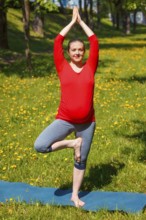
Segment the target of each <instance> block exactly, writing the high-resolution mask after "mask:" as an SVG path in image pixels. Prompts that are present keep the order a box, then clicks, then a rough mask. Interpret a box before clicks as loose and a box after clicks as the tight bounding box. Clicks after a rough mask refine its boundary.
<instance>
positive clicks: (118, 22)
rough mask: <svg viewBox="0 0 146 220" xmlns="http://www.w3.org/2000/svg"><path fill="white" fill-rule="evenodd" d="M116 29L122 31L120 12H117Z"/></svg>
mask: <svg viewBox="0 0 146 220" xmlns="http://www.w3.org/2000/svg"><path fill="white" fill-rule="evenodd" d="M116 28H117V30H119V29H120V13H119V11H117V12H116Z"/></svg>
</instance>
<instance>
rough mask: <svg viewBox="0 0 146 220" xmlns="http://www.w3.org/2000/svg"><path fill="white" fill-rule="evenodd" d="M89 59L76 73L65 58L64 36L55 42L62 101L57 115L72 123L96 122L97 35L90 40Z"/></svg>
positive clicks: (55, 60) (58, 36)
mask: <svg viewBox="0 0 146 220" xmlns="http://www.w3.org/2000/svg"><path fill="white" fill-rule="evenodd" d="M88 40H89V42H90V52H89V57H88V59H87V61H86V63H85V65H84V67H83V69H82V70H81V72H79V73H77V72H75V71H74V70H73V69H72V67H71V66H70V64H69V63H68V62H67V60H66V59H65V57H64V53H63V41H64V37H63V36H62V35H60V34H59V35H57V37H56V38H55V42H54V62H55V66H56V69H57V72H58V76H59V79H60V88H61V100H60V105H59V109H58V113H57V115H56V118H57V119H63V120H66V121H69V122H71V123H77V124H78V123H88V122H92V121H95V115H94V107H93V95H94V74H95V72H96V68H97V65H98V40H97V38H96V36H95V35H92V36H91V37H89V38H88Z"/></svg>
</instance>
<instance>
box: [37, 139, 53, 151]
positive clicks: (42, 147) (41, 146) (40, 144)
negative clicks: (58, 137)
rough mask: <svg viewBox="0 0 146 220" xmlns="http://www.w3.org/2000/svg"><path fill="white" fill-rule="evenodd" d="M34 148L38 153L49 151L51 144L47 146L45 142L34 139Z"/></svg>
mask: <svg viewBox="0 0 146 220" xmlns="http://www.w3.org/2000/svg"><path fill="white" fill-rule="evenodd" d="M34 149H35V150H36V151H37V152H39V153H48V152H51V146H47V145H46V144H45V143H43V142H40V141H38V140H36V141H35V143H34Z"/></svg>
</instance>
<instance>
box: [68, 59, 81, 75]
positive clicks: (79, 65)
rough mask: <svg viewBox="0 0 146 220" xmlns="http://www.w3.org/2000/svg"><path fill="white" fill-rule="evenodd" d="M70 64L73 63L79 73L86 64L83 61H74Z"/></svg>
mask: <svg viewBox="0 0 146 220" xmlns="http://www.w3.org/2000/svg"><path fill="white" fill-rule="evenodd" d="M70 65H71V67H72V69H73V70H74V71H75V72H78V73H79V72H80V71H81V70H82V69H83V66H84V64H83V63H82V62H81V63H74V62H72V61H71V62H70Z"/></svg>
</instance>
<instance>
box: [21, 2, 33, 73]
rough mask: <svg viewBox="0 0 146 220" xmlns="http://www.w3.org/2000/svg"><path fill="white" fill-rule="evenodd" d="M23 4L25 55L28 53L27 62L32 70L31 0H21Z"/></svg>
mask: <svg viewBox="0 0 146 220" xmlns="http://www.w3.org/2000/svg"><path fill="white" fill-rule="evenodd" d="M20 1H21V4H22V13H23V23H24V37H25V43H26V49H25V55H26V63H27V68H28V70H32V65H31V52H30V44H29V38H30V34H29V31H30V30H29V26H30V24H29V17H30V4H29V0H20Z"/></svg>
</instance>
